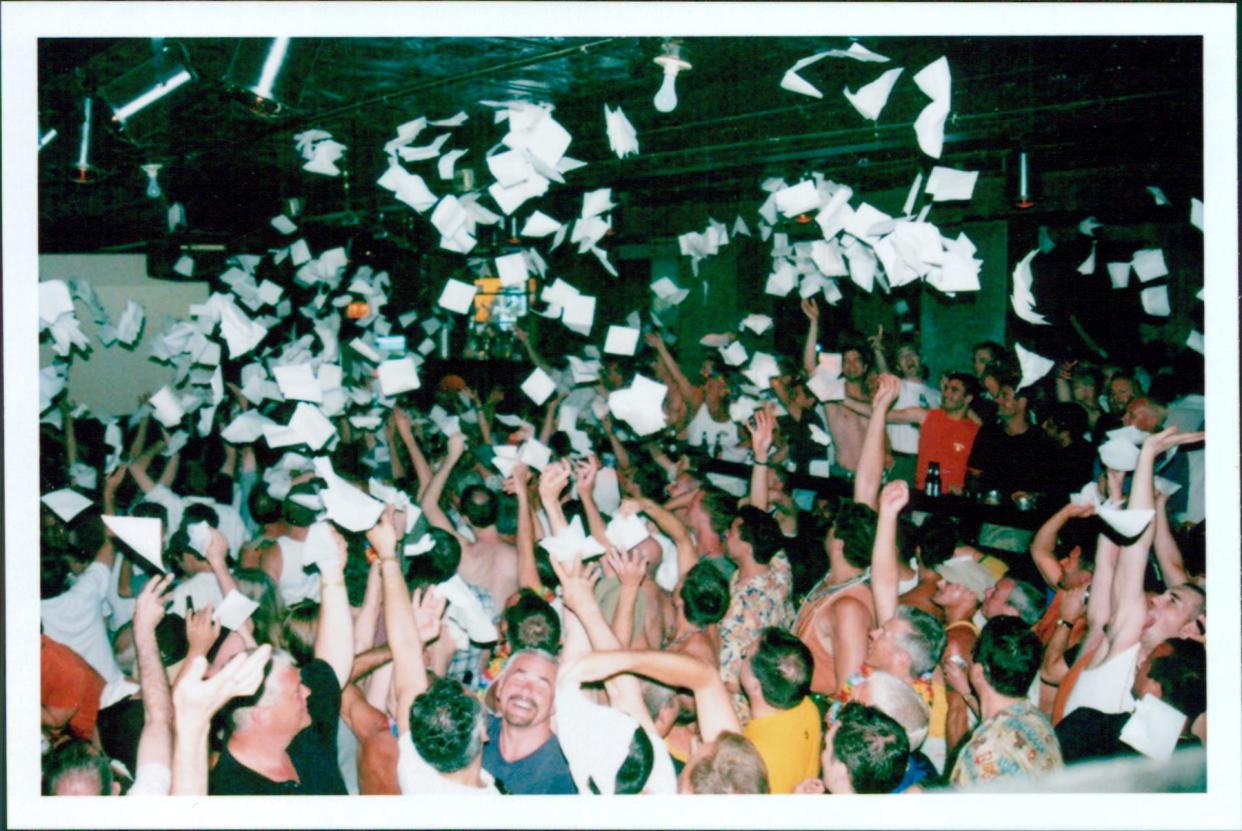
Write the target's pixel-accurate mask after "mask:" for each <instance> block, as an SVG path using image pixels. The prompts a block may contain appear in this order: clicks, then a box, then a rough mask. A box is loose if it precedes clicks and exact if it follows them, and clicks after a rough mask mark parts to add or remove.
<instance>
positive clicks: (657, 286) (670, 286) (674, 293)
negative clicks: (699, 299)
mask: <svg viewBox="0 0 1242 831" xmlns="http://www.w3.org/2000/svg"><path fill="white" fill-rule="evenodd" d="M651 290H652V291H653V292H655V296H656V297H658V298H659V299H661V300H663V301H665V302H666V303H668V304H670V305H673V306H676V305H677V304H678V303H680V302H681V301H683V300H685V299H686V298H687V297H688V296H689V295H690V289H683V288H678V286H677V284H676V283H674V282H673V281H672V280H670V279H669V278H667V277H661V278H660V279H659V280H656V281H655V282H654V283H652V284H651Z"/></svg>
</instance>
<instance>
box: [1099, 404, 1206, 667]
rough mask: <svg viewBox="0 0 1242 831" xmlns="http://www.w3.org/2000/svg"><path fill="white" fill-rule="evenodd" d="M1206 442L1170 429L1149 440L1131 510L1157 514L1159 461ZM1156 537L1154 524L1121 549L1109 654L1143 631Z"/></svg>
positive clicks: (1136, 478) (1140, 462)
mask: <svg viewBox="0 0 1242 831" xmlns="http://www.w3.org/2000/svg"><path fill="white" fill-rule="evenodd" d="M1202 440H1203V433H1179V432H1178V430H1177V428H1176V427H1169V428H1168V429H1165V430H1162V431H1160V432H1159V433H1156V434H1154V435H1152V436H1148V437H1147V440H1146V441H1144V442H1143V447H1142V449H1141V450H1139V460H1138V466H1137V467H1135V469H1134V479H1133V481H1132V482H1131V484H1130V501H1129V504H1128V507H1129V509H1130V510H1153V511H1154V510H1155V495H1154V491H1153V488H1152V483H1153V480H1154V473H1153V468H1154V466H1155V462H1156V457H1158V456H1159V455H1160V454H1162V453H1164V452H1165V451H1166V450H1168V449H1169V448H1171V447H1175V446H1177V445H1179V444H1188V443H1192V442H1196V441H1202ZM1154 536H1155V528H1154V526H1153V524H1149V525H1148V526H1147V528H1146V529H1145V530H1144V531H1143V533H1142V534H1140V535H1139V536H1138V539H1136V540H1134V541H1133V542H1132V543H1130V544H1129V545H1125V546H1122V549H1121V556H1120V557H1118V558H1117V573H1116V575H1114V577H1113V611H1112V622H1111V626H1110V629H1109V644H1110V647H1109V654H1110V655H1115V654H1116V652H1117V650H1118V649H1125V648H1128V647H1129V645H1130V644H1132V643H1133V642H1134V641H1135V640H1137V639H1138V637H1139V635H1140V634H1141V633H1142V630H1143V621H1144V619H1145V618H1146V616H1147V598H1146V596H1145V595H1144V593H1143V574H1144V572H1145V571H1146V569H1147V555H1148V553H1149V552H1150V550H1151V542H1152V538H1153V537H1154Z"/></svg>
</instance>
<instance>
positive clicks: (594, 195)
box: [582, 188, 616, 219]
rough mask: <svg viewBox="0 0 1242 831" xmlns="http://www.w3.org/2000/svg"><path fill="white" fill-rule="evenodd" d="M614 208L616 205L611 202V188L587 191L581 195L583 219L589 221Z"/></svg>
mask: <svg viewBox="0 0 1242 831" xmlns="http://www.w3.org/2000/svg"><path fill="white" fill-rule="evenodd" d="M615 207H616V205H615V204H614V203H613V201H612V188H601V189H600V190H593V191H588V192H587V193H584V194H582V218H583V219H590V218H591V217H593V216H598V215H599V214H602V213H605V212H607V211H610V210H612V209H613V208H615Z"/></svg>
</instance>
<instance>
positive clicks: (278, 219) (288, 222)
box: [272, 214, 298, 235]
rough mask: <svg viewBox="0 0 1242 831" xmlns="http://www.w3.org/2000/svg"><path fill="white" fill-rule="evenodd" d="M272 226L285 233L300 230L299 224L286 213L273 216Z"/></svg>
mask: <svg viewBox="0 0 1242 831" xmlns="http://www.w3.org/2000/svg"><path fill="white" fill-rule="evenodd" d="M272 227H273V228H275V229H276V230H277V231H280V233H282V234H285V235H288V234H293V233H296V232H297V230H298V226H297V225H295V224H294V223H293V220H292V219H290V218H289V217H287V216H285V215H284V214H281V215H280V216H274V217H272Z"/></svg>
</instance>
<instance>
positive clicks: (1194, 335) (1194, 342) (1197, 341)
mask: <svg viewBox="0 0 1242 831" xmlns="http://www.w3.org/2000/svg"><path fill="white" fill-rule="evenodd" d="M1186 345H1187V346H1189V347H1190V348H1191V349H1193V350H1195V351H1196V352H1198V353H1199V354H1200V355H1206V354H1207V353H1206V352H1204V351H1203V350H1204V343H1203V333H1202V332H1197V331H1191V333H1190V334H1189V335H1187V336H1186Z"/></svg>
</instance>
